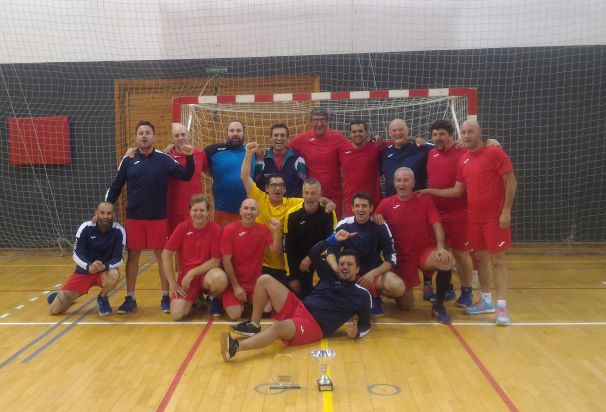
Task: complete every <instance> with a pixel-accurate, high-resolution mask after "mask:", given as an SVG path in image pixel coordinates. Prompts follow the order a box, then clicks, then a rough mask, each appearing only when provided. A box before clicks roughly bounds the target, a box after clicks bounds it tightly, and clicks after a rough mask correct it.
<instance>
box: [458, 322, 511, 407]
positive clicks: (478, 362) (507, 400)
mask: <svg viewBox="0 0 606 412" xmlns="http://www.w3.org/2000/svg"><path fill="white" fill-rule="evenodd" d="M448 329H450V331H451V332H452V333H453V334H454V335H455V336H456V337H457V339H458V340H459V343H460V344H461V345H462V346H463V348H465V351H466V352H467V354H468V355H469V356H470V357H471V359H472V360H473V361H474V363H475V364H476V366H477V367H478V368H479V369H480V371H481V372H482V374H483V375H484V377H485V378H486V380H487V381H488V383H490V385H491V386H492V388H493V389H494V390H495V392H496V393H497V395H499V397H500V398H501V400H502V401H503V402H504V403H505V405H506V406H507V408H508V409H509V410H510V411H516V412H517V411H518V408H516V406H515V405H514V403H513V401H512V400H511V399H510V398H509V396H507V394H506V393H505V391H504V390H503V388H501V385H499V384H498V383H497V380H496V379H495V378H494V377H493V376H492V375H491V374H490V372H489V371H488V368H486V366H484V364H483V363H482V361H481V360H480V358H479V357H478V355H476V353H475V352H474V351H473V349H471V346H469V344H468V343H467V341H466V340H465V338H464V337H463V335H461V334H460V333H459V331H458V330H457V329H456V328H455V327H454V326H453V325H448Z"/></svg>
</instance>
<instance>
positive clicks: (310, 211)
mask: <svg viewBox="0 0 606 412" xmlns="http://www.w3.org/2000/svg"><path fill="white" fill-rule="evenodd" d="M321 197H322V187H321V186H320V182H318V181H317V180H316V179H307V180H306V181H305V183H304V184H303V204H302V205H301V206H298V207H294V208H292V209H290V210H289V211H288V212H287V214H286V217H285V218H284V252H286V260H287V267H286V270H287V273H288V275H289V280H290V282H289V287H290V288H291V289H292V290H293V291H294V292H295V293H297V296H298V297H300V298H304V297H305V296H307V295H309V294H310V293H311V290H312V289H313V273H314V267H313V265H312V264H311V258H310V257H309V250H310V249H311V248H312V247H313V245H315V244H316V243H318V242H319V241H320V240H322V239H326V238H327V237H328V236H330V234H331V233H332V231H333V229H334V227H335V225H336V223H337V216H336V215H335V212H334V211H333V212H332V213H326V211H325V209H324V206H322V205H321V204H320V198H321Z"/></svg>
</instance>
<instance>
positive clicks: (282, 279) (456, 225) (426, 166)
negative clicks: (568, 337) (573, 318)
mask: <svg viewBox="0 0 606 412" xmlns="http://www.w3.org/2000/svg"><path fill="white" fill-rule="evenodd" d="M329 120H332V119H331V118H330V113H329V112H328V111H327V110H325V109H323V108H314V109H312V110H311V111H310V114H309V124H310V126H309V130H308V131H305V132H303V133H301V134H299V135H297V136H294V137H292V138H291V137H290V136H289V128H288V125H287V124H285V123H276V124H274V125H272V126H271V129H270V130H268V134H270V136H269V141H270V145H269V147H262V145H260V144H258V143H257V142H253V141H250V139H247V137H246V125H245V124H243V123H242V122H240V121H238V120H235V119H234V120H233V121H232V122H231V123H229V125H228V127H227V131H226V132H227V136H226V138H225V141H224V142H223V143H218V144H211V145H209V146H207V147H205V148H203V149H199V148H195V147H193V146H192V144H191V140H190V136H189V132H188V129H187V128H186V127H185V126H184V125H183V124H177V123H175V124H173V125H172V132H171V133H172V141H171V144H170V145H169V146H168V147H167V148H166V149H165V150H164V151H162V150H159V149H158V148H157V147H156V143H157V136H156V129H155V126H154V125H153V124H152V123H151V122H149V121H145V120H142V121H140V122H139V123H138V124H137V126H136V128H135V139H134V141H135V144H134V147H133V148H131V149H129V150H128V151H127V153H126V154H125V156H124V157H123V158H122V160H121V162H120V165H119V166H118V171H117V173H116V175H115V179H114V181H113V182H112V183H111V185H109V188H108V190H107V192H106V194H105V198H104V199H103V201H101V202H100V203H99V204H98V205H97V207H96V210H95V212H94V217H93V219H91V220H90V221H86V222H84V223H82V225H81V226H80V227H79V229H78V231H77V234H76V241H75V243H74V252H73V259H74V261H75V263H76V269H75V271H74V273H73V274H72V275H71V276H70V277H69V279H68V280H67V281H66V282H65V284H64V285H63V287H62V290H61V291H56V292H53V293H51V294H50V295H49V297H48V301H49V303H50V313H51V314H53V315H57V314H61V313H64V312H65V311H66V310H68V309H69V307H70V305H71V304H72V303H73V302H74V301H75V300H76V299H77V298H78V297H79V296H81V295H85V294H87V293H88V291H89V289H90V288H91V287H93V286H99V287H100V288H101V292H100V293H99V295H98V297H97V305H98V309H99V315H101V316H105V315H110V314H112V312H113V310H112V307H111V305H110V303H109V299H108V295H109V294H110V293H111V292H112V291H113V290H114V289H116V288H117V287H118V284H119V279H120V267H121V266H122V265H123V254H124V251H125V249H126V250H127V254H126V264H125V269H124V272H125V277H126V296H125V298H124V301H123V303H122V304H121V305H120V306H119V307H118V308H117V310H116V312H117V313H119V314H128V313H130V312H132V311H135V310H136V309H137V300H136V296H135V291H136V281H137V275H138V273H139V261H140V258H141V252H142V251H143V250H152V251H153V253H154V255H155V259H156V261H157V264H158V269H159V275H160V282H161V288H162V296H161V298H160V301H159V303H160V307H161V310H162V311H163V312H165V313H170V315H171V316H172V318H173V319H174V320H175V321H178V320H181V319H184V318H185V317H187V316H188V315H189V314H190V312H191V311H192V308H194V307H203V306H208V311H209V314H210V315H211V316H213V317H220V316H224V317H225V318H227V319H229V320H231V321H237V320H239V319H241V318H243V317H244V319H246V320H245V321H243V322H240V323H234V324H233V325H232V326H230V331H229V332H225V333H222V334H221V356H222V357H223V359H224V360H226V361H227V360H229V359H231V358H233V357H234V356H235V355H236V354H237V353H238V352H240V351H245V350H250V349H257V348H262V347H265V346H267V345H269V344H271V343H272V342H274V341H275V340H281V341H283V342H284V343H285V344H287V345H301V344H306V343H310V342H314V341H317V340H320V339H322V338H323V337H326V336H330V335H332V334H333V333H334V332H335V331H336V330H337V329H339V328H341V327H342V326H343V325H345V324H347V326H346V334H347V336H348V337H349V338H352V339H357V338H361V337H363V336H365V335H366V334H367V333H368V332H369V330H370V327H371V320H372V318H373V317H379V316H383V304H384V303H388V302H395V303H394V304H395V307H396V308H397V310H401V311H404V312H405V311H411V310H413V308H414V307H415V302H414V294H413V291H414V288H415V287H416V286H419V285H422V287H423V289H422V299H423V300H425V301H430V302H431V310H430V314H431V316H432V317H433V318H434V319H435V320H436V321H437V322H439V323H443V324H449V323H450V322H451V319H450V316H449V314H448V313H447V311H446V306H445V302H447V301H450V300H452V301H454V305H455V306H456V307H459V308H461V310H462V311H463V312H464V313H465V314H468V315H474V314H482V313H494V314H495V315H494V316H495V317H494V322H495V323H496V325H499V326H507V325H510V324H511V319H510V315H509V311H508V309H507V302H506V294H507V278H508V273H507V266H506V263H505V253H506V251H507V250H508V249H510V247H511V232H510V225H511V209H512V205H513V201H514V197H515V191H516V185H517V182H516V178H515V174H514V170H513V166H512V162H511V160H510V158H509V156H508V155H507V154H506V153H505V152H504V151H503V149H502V148H501V146H500V144H499V142H498V141H496V140H493V139H485V138H484V137H483V133H482V129H481V127H480V124H479V123H478V122H477V121H476V120H475V119H473V118H470V119H468V120H466V121H464V122H463V123H462V125H461V127H460V128H458V127H456V125H454V124H453V123H451V122H450V121H449V120H437V121H435V122H433V123H432V124H431V125H430V126H429V135H428V136H427V137H426V139H425V137H424V138H420V139H419V138H417V139H414V138H412V137H411V136H410V133H409V129H408V126H407V124H406V122H405V120H404V119H393V120H391V122H389V123H388V124H386V125H385V130H386V132H387V136H385V137H382V136H379V135H377V136H374V137H372V138H371V137H370V136H369V135H370V133H369V130H368V126H367V124H366V123H365V122H364V121H362V120H356V119H353V120H352V121H351V122H350V124H349V136H348V138H347V137H345V136H344V135H343V134H342V133H340V132H338V131H336V130H333V129H331V128H329V126H328V125H329ZM339 126H344V127H345V128H346V127H347V125H339ZM457 135H459V136H460V139H458V138H457ZM203 174H207V175H208V176H210V177H211V178H212V200H211V199H209V197H207V196H205V195H204V194H203V193H204V187H203V179H202V175H203ZM381 178H382V179H383V182H382V179H381ZM125 185H126V186H127V190H126V209H125V211H126V216H125V217H124V220H123V224H124V227H123V226H122V225H120V224H119V223H118V222H117V221H116V220H115V216H116V208H117V207H116V206H115V204H116V202H117V201H118V198H119V197H120V194H121V192H122V190H123V188H124V186H125ZM211 203H212V207H213V209H214V210H211ZM211 216H213V218H212V219H211ZM474 269H477V272H478V277H479V285H478V287H479V295H478V296H476V299H474V297H473V289H472V273H473V271H474ZM453 270H455V271H456V274H457V275H458V280H459V283H460V290H459V291H458V293H457V291H455V290H454V287H453V281H452V272H453ZM434 275H435V276H434ZM434 277H435V289H434V286H433V284H434V282H433V278H434ZM493 279H494V286H495V295H496V296H494V297H493V295H492V292H491V288H492V285H493ZM389 304H391V303H389ZM266 317H272V318H273V319H274V323H273V324H271V326H269V327H264V328H263V329H262V328H261V319H263V318H266ZM231 333H233V334H234V335H232V334H231ZM235 335H240V336H241V337H240V338H238V339H236V338H235V337H234V336H235Z"/></svg>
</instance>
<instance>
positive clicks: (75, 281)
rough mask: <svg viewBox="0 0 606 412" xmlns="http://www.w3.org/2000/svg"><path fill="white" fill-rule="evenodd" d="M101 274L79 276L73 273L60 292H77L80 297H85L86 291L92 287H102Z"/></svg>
mask: <svg viewBox="0 0 606 412" xmlns="http://www.w3.org/2000/svg"><path fill="white" fill-rule="evenodd" d="M103 273H104V272H97V273H95V274H94V275H93V274H90V275H81V274H79V273H73V274H72V275H71V276H70V277H69V279H68V280H67V282H65V285H63V287H62V288H61V290H69V291H70V292H78V293H80V294H81V295H86V294H87V293H88V290H89V289H90V288H92V287H93V286H99V287H103Z"/></svg>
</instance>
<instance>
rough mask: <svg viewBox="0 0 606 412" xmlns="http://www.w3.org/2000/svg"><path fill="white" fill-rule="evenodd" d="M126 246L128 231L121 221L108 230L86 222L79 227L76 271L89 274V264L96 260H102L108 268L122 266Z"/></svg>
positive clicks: (76, 246) (76, 243)
mask: <svg viewBox="0 0 606 412" xmlns="http://www.w3.org/2000/svg"><path fill="white" fill-rule="evenodd" d="M125 246H126V233H125V232H124V228H123V227H122V225H120V224H119V223H116V222H114V223H113V225H112V227H111V228H109V230H108V231H107V232H102V231H100V230H99V228H98V227H97V225H95V224H93V223H92V222H90V221H89V222H84V223H82V224H81V225H80V227H79V228H78V232H77V233H76V241H75V242H74V253H73V255H72V257H73V259H74V262H76V271H75V273H78V274H80V275H88V274H89V273H88V265H90V264H91V263H93V262H94V261H95V260H99V261H101V263H103V264H104V265H105V267H106V268H107V269H115V268H117V267H119V266H122V263H123V261H122V255H123V254H124V247H125Z"/></svg>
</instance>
